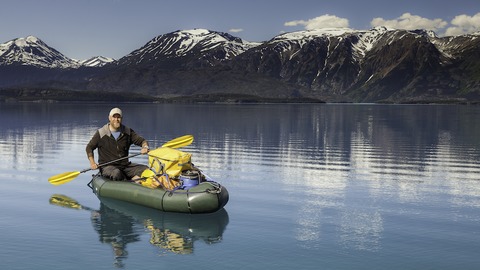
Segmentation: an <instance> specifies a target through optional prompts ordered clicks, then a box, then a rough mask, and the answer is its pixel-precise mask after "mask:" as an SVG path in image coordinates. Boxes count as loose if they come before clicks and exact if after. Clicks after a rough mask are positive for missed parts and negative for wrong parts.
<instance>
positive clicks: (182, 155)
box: [148, 147, 192, 179]
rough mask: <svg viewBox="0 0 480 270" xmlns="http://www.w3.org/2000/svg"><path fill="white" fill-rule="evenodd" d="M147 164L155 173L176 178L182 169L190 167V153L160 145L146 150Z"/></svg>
mask: <svg viewBox="0 0 480 270" xmlns="http://www.w3.org/2000/svg"><path fill="white" fill-rule="evenodd" d="M148 164H149V166H150V169H151V170H152V171H154V172H155V173H157V174H162V173H165V174H167V175H168V177H169V178H173V179H178V178H179V176H180V174H181V173H182V171H186V170H190V169H191V168H192V154H190V153H187V152H183V151H180V150H177V149H173V148H169V147H161V148H157V149H155V150H152V151H150V152H148Z"/></svg>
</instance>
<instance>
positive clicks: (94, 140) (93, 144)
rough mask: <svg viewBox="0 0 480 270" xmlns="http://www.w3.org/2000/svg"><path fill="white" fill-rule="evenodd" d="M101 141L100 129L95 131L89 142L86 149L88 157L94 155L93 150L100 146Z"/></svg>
mask: <svg viewBox="0 0 480 270" xmlns="http://www.w3.org/2000/svg"><path fill="white" fill-rule="evenodd" d="M99 141H100V133H99V132H98V130H97V131H96V132H95V134H94V135H93V137H92V139H91V140H90V142H89V143H88V144H87V147H86V149H85V150H86V151H87V157H93V150H95V149H97V148H98V142H99Z"/></svg>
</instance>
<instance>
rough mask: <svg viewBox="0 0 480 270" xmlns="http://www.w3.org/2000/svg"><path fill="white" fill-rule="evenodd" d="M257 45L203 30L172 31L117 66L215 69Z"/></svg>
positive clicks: (122, 60)
mask: <svg viewBox="0 0 480 270" xmlns="http://www.w3.org/2000/svg"><path fill="white" fill-rule="evenodd" d="M258 45H259V43H252V42H247V41H244V40H242V39H240V38H237V37H234V36H231V35H229V34H227V33H221V32H215V31H210V30H206V29H192V30H183V31H175V32H172V33H168V34H164V35H160V36H157V37H155V38H154V39H152V40H150V41H149V42H148V43H147V44H145V45H144V46H143V47H142V48H140V49H138V50H135V51H133V52H132V53H130V54H129V55H127V56H125V57H123V58H121V59H120V60H119V61H118V62H117V64H118V65H144V64H152V63H154V64H155V65H156V66H159V65H162V63H163V65H165V67H168V68H171V67H172V65H173V66H175V65H179V66H183V67H185V66H188V67H203V66H214V65H216V64H218V63H220V62H222V61H224V60H228V59H232V58H234V57H236V56H237V55H239V54H242V53H243V52H245V51H246V50H248V49H250V48H252V47H255V46H258Z"/></svg>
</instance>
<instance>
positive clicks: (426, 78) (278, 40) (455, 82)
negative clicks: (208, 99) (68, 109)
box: [0, 27, 480, 102]
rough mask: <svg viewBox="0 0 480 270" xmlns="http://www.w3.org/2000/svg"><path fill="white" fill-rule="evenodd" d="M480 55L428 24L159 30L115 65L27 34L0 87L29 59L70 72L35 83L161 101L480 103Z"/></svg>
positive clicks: (16, 80) (477, 38)
mask: <svg viewBox="0 0 480 270" xmlns="http://www.w3.org/2000/svg"><path fill="white" fill-rule="evenodd" d="M28 40H29V42H30V45H29V46H27V44H28V43H29V42H27V41H28ZM56 53H57V54H56ZM46 56H51V57H49V58H47V57H46ZM45 59H50V60H49V61H46V60H45ZM41 60H43V61H41ZM104 60H105V59H104ZM479 60H480V35H478V34H471V35H462V36H454V37H437V36H436V35H435V33H433V32H432V31H426V30H411V31H410V30H395V29H388V28H385V27H376V28H373V29H370V30H361V31H360V30H353V29H349V28H341V29H318V30H308V31H298V32H291V33H284V34H281V35H278V36H275V37H273V38H272V39H271V40H268V41H266V42H262V43H252V42H247V41H244V40H242V39H240V38H237V37H234V36H231V35H229V34H226V33H221V32H215V31H210V30H206V29H193V30H183V31H175V32H172V33H168V34H164V35H160V36H157V37H155V38H153V39H152V40H150V41H149V42H148V43H146V44H145V46H143V47H142V48H139V49H137V50H134V51H132V53H130V54H128V55H126V56H124V57H122V58H120V59H119V60H117V61H112V62H110V60H108V59H107V60H106V61H102V63H103V62H110V63H111V64H108V65H105V67H100V65H97V66H95V65H94V68H89V69H85V68H82V67H85V66H92V65H93V64H92V63H101V62H96V61H85V62H78V61H74V60H71V59H70V60H69V59H68V58H66V57H65V56H63V55H62V54H60V53H58V52H57V51H55V50H54V49H51V48H49V47H48V46H46V45H45V44H44V43H43V42H39V40H38V39H36V38H34V37H27V38H26V39H18V40H14V41H10V42H7V43H5V44H2V45H0V74H1V75H4V74H11V76H5V75H4V78H0V86H2V85H18V84H21V83H23V84H28V83H30V84H31V83H32V80H31V78H32V77H33V76H34V75H32V74H35V72H37V71H36V70H33V71H32V69H28V70H21V69H20V70H19V69H18V68H16V69H12V68H10V67H15V66H18V65H21V66H27V65H30V66H34V67H41V68H42V69H45V68H46V67H51V68H52V69H51V70H53V68H57V67H62V68H64V72H63V73H62V74H61V76H59V75H58V73H54V72H49V73H46V72H45V71H44V72H43V73H42V74H41V75H38V74H37V75H36V77H35V79H36V80H35V83H37V82H39V81H41V80H43V82H48V83H47V84H52V85H55V86H56V87H58V85H62V83H65V84H66V85H68V88H69V89H84V90H90V91H99V90H102V91H117V92H122V91H123V92H127V91H130V92H135V93H139V94H143V95H151V96H155V97H159V96H173V95H175V96H187V95H198V94H207V95H211V94H215V93H217V94H218V93H223V94H225V93H228V94H247V95H252V96H259V97H267V98H269V97H282V98H289V97H307V98H314V99H321V100H327V101H332V100H333V101H353V102H378V101H385V102H417V101H422V100H423V101H424V100H437V99H440V100H450V99H457V98H462V99H472V98H477V99H478V100H479V101H480V79H479V77H478V74H479V73H480V66H479V65H478V62H479ZM62 61H63V62H62ZM40 63H41V64H40ZM49 63H50V64H49ZM59 63H64V64H62V65H60V64H59ZM65 67H67V68H65ZM72 67H75V68H72ZM12 70H13V71H12ZM65 70H67V71H65ZM68 70H71V71H68ZM45 74H47V75H48V76H47V75H45ZM67 79H68V81H67ZM62 80H63V81H62Z"/></svg>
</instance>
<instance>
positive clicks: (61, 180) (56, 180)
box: [48, 171, 80, 186]
mask: <svg viewBox="0 0 480 270" xmlns="http://www.w3.org/2000/svg"><path fill="white" fill-rule="evenodd" d="M79 174H80V172H79V171H76V172H66V173H61V174H57V175H54V176H52V177H50V178H48V182H50V184H52V185H54V186H58V185H62V184H65V183H68V182H70V181H72V180H73V179H75V177H77V176H78V175H79Z"/></svg>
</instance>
